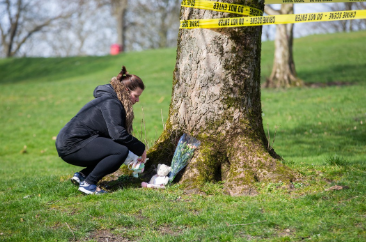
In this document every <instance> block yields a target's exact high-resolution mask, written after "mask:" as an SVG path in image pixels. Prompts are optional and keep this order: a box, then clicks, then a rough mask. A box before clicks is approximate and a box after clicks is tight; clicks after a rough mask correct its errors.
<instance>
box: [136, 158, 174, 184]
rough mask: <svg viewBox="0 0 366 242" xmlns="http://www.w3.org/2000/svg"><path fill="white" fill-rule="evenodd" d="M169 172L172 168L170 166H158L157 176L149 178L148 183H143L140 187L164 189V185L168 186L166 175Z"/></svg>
mask: <svg viewBox="0 0 366 242" xmlns="http://www.w3.org/2000/svg"><path fill="white" fill-rule="evenodd" d="M171 170H172V168H171V167H170V166H167V165H164V164H159V165H158V170H157V174H156V175H154V176H153V177H151V179H150V181H149V183H146V182H143V183H141V186H142V187H148V188H165V185H166V184H168V181H169V177H168V174H169V172H171Z"/></svg>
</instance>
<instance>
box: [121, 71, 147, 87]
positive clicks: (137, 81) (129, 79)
mask: <svg viewBox="0 0 366 242" xmlns="http://www.w3.org/2000/svg"><path fill="white" fill-rule="evenodd" d="M117 79H118V80H119V81H120V82H122V84H123V85H125V86H126V87H127V88H128V89H129V90H130V91H133V90H135V89H136V88H138V87H139V88H141V89H142V90H144V89H145V85H144V83H143V82H142V80H141V78H140V77H138V76H136V75H130V74H128V72H127V70H126V67H125V66H122V70H121V72H120V73H119V74H118V76H117Z"/></svg>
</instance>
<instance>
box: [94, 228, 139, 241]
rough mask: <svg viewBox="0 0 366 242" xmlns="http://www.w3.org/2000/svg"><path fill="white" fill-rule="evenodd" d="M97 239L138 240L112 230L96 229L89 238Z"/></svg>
mask: <svg viewBox="0 0 366 242" xmlns="http://www.w3.org/2000/svg"><path fill="white" fill-rule="evenodd" d="M89 239H90V240H91V239H93V240H96V241H98V242H127V241H136V240H130V239H128V238H124V237H123V236H121V235H116V234H113V233H112V232H111V231H110V230H97V231H94V232H93V233H92V234H91V236H90V237H89V238H88V240H89Z"/></svg>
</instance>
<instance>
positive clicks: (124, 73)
mask: <svg viewBox="0 0 366 242" xmlns="http://www.w3.org/2000/svg"><path fill="white" fill-rule="evenodd" d="M121 74H122V75H123V76H124V75H127V74H128V72H127V69H126V67H125V66H122V70H121Z"/></svg>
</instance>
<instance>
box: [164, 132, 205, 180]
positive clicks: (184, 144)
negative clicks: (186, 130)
mask: <svg viewBox="0 0 366 242" xmlns="http://www.w3.org/2000/svg"><path fill="white" fill-rule="evenodd" d="M199 145H200V141H198V140H197V139H195V138H194V137H191V136H189V135H188V134H183V135H182V137H180V139H179V142H178V145H177V148H176V149H175V151H174V156H173V160H172V163H171V168H172V171H171V172H170V173H169V182H168V184H170V183H171V182H172V181H173V180H174V178H175V176H176V175H177V174H178V172H180V171H181V170H182V169H183V168H184V167H186V166H187V165H188V163H189V161H190V160H191V158H192V157H193V154H194V151H195V150H196V149H197V148H198V146H199Z"/></svg>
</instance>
